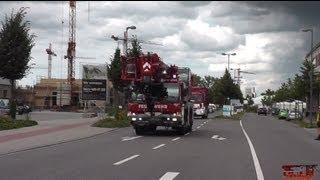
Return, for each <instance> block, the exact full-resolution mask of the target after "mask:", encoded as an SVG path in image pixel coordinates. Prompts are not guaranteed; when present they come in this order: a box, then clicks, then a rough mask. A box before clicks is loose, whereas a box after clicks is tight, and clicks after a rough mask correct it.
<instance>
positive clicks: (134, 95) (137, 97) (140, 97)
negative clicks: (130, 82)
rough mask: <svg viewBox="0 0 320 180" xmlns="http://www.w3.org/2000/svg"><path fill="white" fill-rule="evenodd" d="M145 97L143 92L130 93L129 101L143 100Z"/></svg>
mask: <svg viewBox="0 0 320 180" xmlns="http://www.w3.org/2000/svg"><path fill="white" fill-rule="evenodd" d="M144 100H145V97H144V95H143V94H139V93H132V94H131V101H144Z"/></svg>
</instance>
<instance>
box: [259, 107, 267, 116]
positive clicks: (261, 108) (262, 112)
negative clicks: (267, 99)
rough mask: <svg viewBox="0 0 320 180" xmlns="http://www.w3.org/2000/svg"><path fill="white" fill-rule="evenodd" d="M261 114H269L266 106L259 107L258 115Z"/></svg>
mask: <svg viewBox="0 0 320 180" xmlns="http://www.w3.org/2000/svg"><path fill="white" fill-rule="evenodd" d="M260 114H264V115H268V109H267V108H265V107H260V108H258V115H260Z"/></svg>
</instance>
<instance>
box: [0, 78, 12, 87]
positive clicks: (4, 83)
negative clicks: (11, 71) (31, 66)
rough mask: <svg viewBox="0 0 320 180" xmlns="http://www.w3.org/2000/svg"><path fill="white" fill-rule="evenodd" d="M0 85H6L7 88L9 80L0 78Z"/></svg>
mask: <svg viewBox="0 0 320 180" xmlns="http://www.w3.org/2000/svg"><path fill="white" fill-rule="evenodd" d="M0 85H8V86H10V81H9V79H3V78H0Z"/></svg>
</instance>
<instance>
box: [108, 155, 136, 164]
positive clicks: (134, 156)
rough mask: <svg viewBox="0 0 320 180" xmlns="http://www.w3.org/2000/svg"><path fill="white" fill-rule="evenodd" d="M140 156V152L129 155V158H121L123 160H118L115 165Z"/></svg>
mask: <svg viewBox="0 0 320 180" xmlns="http://www.w3.org/2000/svg"><path fill="white" fill-rule="evenodd" d="M139 156H140V155H138V154H136V155H133V156H131V157H128V158H126V159H124V160H121V161H119V162H116V163H114V164H113V165H115V166H117V165H120V164H122V163H125V162H127V161H130V160H131V159H134V158H136V157H139Z"/></svg>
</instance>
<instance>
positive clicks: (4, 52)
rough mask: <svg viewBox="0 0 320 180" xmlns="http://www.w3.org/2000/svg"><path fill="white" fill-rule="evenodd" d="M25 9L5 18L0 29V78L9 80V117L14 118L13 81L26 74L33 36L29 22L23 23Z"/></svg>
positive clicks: (28, 67)
mask: <svg viewBox="0 0 320 180" xmlns="http://www.w3.org/2000/svg"><path fill="white" fill-rule="evenodd" d="M25 9H26V8H20V9H19V10H18V12H17V13H14V12H12V13H11V16H10V17H8V16H7V15H6V16H5V19H4V21H2V22H1V25H2V27H1V29H0V67H1V68H0V77H2V78H6V79H9V80H10V84H11V98H10V116H11V117H12V118H13V119H15V117H16V102H15V81H16V80H19V79H22V78H23V77H25V76H26V74H27V73H28V70H29V69H30V66H29V65H28V63H29V61H30V60H31V56H30V54H31V49H32V48H33V46H34V38H35V35H33V34H32V35H30V34H29V31H30V22H29V21H25V20H24V19H25V15H26V14H27V13H26V12H25Z"/></svg>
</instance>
